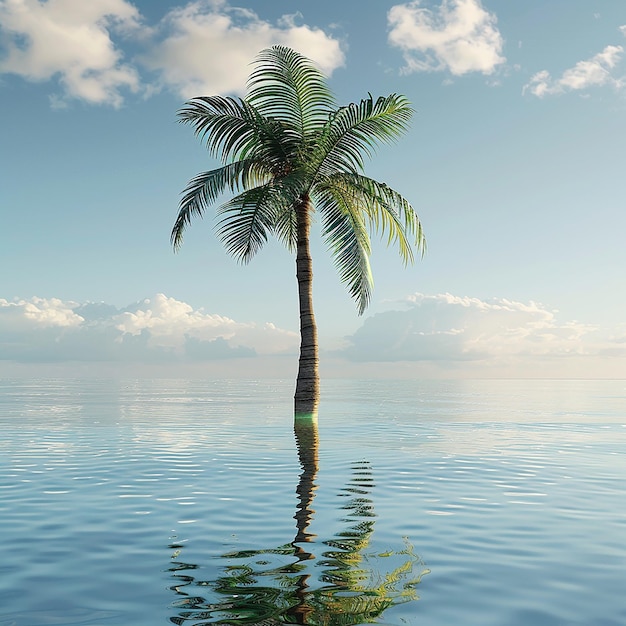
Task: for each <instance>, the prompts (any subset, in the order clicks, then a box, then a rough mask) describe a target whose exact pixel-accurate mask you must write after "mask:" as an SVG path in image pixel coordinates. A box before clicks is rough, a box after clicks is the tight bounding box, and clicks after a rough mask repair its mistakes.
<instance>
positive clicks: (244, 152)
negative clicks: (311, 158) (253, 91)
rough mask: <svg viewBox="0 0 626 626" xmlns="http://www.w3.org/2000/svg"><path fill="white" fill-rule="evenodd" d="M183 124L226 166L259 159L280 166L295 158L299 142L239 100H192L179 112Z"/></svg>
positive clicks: (296, 138) (213, 97) (246, 103)
mask: <svg viewBox="0 0 626 626" xmlns="http://www.w3.org/2000/svg"><path fill="white" fill-rule="evenodd" d="M178 119H179V121H180V122H181V123H183V124H189V125H190V126H192V127H193V128H194V132H195V134H196V136H197V137H199V138H200V139H201V140H203V141H205V142H206V146H207V149H208V150H209V152H210V153H211V154H212V155H213V156H215V157H217V158H219V159H221V160H222V162H226V161H228V160H229V159H244V158H257V159H259V160H263V161H264V162H266V163H267V166H268V168H272V164H274V167H276V165H275V164H276V163H281V162H284V161H286V160H289V159H291V158H293V155H294V152H295V151H296V150H297V149H298V147H299V139H298V137H297V136H296V135H295V134H294V133H293V131H290V130H289V129H288V128H286V127H285V126H284V125H283V124H281V123H280V122H278V121H276V120H272V119H268V118H266V117H264V116H263V115H261V114H260V113H259V112H258V111H257V110H256V109H255V108H254V107H253V106H252V105H251V104H250V103H249V102H246V101H245V100H238V99H236V98H224V97H221V96H207V97H201V98H194V99H192V100H189V101H188V102H187V103H186V104H185V106H184V107H183V108H182V109H181V110H180V111H179V112H178Z"/></svg>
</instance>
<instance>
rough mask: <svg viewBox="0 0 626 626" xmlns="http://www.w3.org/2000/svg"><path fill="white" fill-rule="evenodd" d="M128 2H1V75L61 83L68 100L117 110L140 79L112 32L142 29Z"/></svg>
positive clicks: (59, 103)
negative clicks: (2, 49) (127, 91)
mask: <svg viewBox="0 0 626 626" xmlns="http://www.w3.org/2000/svg"><path fill="white" fill-rule="evenodd" d="M139 20H140V18H139V13H138V11H137V9H136V8H135V7H134V6H133V5H132V4H130V3H129V2H126V1H125V0H89V2H84V1H82V0H48V1H47V2H39V1H38V0H0V46H1V47H3V48H4V51H5V52H4V54H3V55H0V73H11V74H17V75H18V76H22V77H23V78H25V79H26V80H30V81H46V80H50V79H58V81H59V83H60V84H61V85H62V89H63V96H61V97H60V98H59V97H57V98H56V99H55V103H56V104H57V105H62V104H63V103H64V102H65V100H66V99H67V98H79V99H81V100H84V101H86V102H89V103H91V104H107V105H112V106H114V107H118V106H120V105H121V104H122V101H123V95H122V94H123V92H124V91H125V90H130V91H137V90H138V89H139V74H138V72H137V70H136V69H135V68H134V67H133V66H132V65H130V64H128V62H125V61H124V55H123V53H122V51H121V49H120V48H119V47H118V46H117V45H116V44H115V43H114V41H113V38H112V36H113V33H117V34H119V33H124V32H129V31H134V30H136V29H138V28H139Z"/></svg>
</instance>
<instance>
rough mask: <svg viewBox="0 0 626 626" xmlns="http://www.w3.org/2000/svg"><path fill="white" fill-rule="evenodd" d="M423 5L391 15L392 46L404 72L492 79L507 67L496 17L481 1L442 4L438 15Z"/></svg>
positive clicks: (393, 10)
mask: <svg viewBox="0 0 626 626" xmlns="http://www.w3.org/2000/svg"><path fill="white" fill-rule="evenodd" d="M422 5H423V2H422V1H421V0H414V1H413V2H408V3H405V4H398V5H395V6H393V7H392V8H391V9H390V10H389V13H388V15H387V21H388V24H389V27H390V32H389V41H390V43H391V44H392V45H393V46H396V47H398V48H400V50H402V52H403V55H404V60H405V62H406V67H405V71H407V72H420V71H421V72H423V71H443V70H448V71H449V72H451V73H452V74H454V75H457V76H460V75H462V74H467V73H469V72H481V73H482V74H491V73H493V72H494V71H495V69H496V68H497V67H498V65H500V64H502V63H504V62H505V61H506V59H505V58H504V57H503V56H502V54H501V53H502V47H503V39H502V36H501V34H500V32H499V30H498V28H497V25H496V24H497V20H496V17H495V15H494V14H492V13H489V12H488V11H486V10H485V9H484V8H483V6H482V4H481V2H480V0H443V1H442V3H441V5H440V6H439V8H438V9H437V10H431V9H427V8H424V7H423V6H422Z"/></svg>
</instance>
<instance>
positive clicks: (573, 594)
mask: <svg viewBox="0 0 626 626" xmlns="http://www.w3.org/2000/svg"><path fill="white" fill-rule="evenodd" d="M292 396H293V381H265V380H258V381H235V380H228V381H224V380H204V381H201V380H192V381H189V380H156V379H155V380H96V379H90V380H87V379H85V380H77V379H76V380H75V379H72V380H52V379H50V380H24V379H21V380H17V379H16V380H8V379H4V380H2V381H0V427H1V432H2V437H1V438H0V537H1V542H2V543H1V545H2V548H3V549H2V557H1V558H0V626H47V625H51V624H54V625H57V626H58V625H70V624H71V625H72V626H76V625H102V626H104V625H109V626H128V625H130V624H135V625H139V626H141V625H144V624H145V625H150V626H153V625H158V624H163V625H166V624H172V623H173V624H178V625H184V626H200V625H207V624H212V623H218V624H225V623H227V624H259V623H262V624H264V625H269V624H280V623H305V624H324V625H334V624H337V625H342V626H346V625H348V624H364V623H380V624H394V625H397V626H400V625H404V626H406V625H415V626H417V625H419V626H447V625H450V626H452V625H454V626H460V625H464V626H474V625H476V626H566V625H567V626H624V624H626V381H624V380H621V381H584V380H575V381H567V380H480V381H472V380H447V381H426V380H424V381H409V380H398V381H394V380H361V381H349V380H328V381H323V383H322V401H321V404H320V410H319V428H318V430H317V431H314V430H312V429H311V430H310V431H307V432H299V433H294V428H293V414H292Z"/></svg>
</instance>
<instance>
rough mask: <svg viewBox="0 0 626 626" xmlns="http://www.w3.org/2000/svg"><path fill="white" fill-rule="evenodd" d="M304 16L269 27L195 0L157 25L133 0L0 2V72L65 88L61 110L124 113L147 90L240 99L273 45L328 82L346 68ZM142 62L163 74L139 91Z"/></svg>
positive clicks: (332, 43) (218, 3) (251, 16)
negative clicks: (315, 67)
mask: <svg viewBox="0 0 626 626" xmlns="http://www.w3.org/2000/svg"><path fill="white" fill-rule="evenodd" d="M297 18H298V16H296V15H285V16H283V17H282V18H281V19H280V20H278V22H277V23H276V24H272V23H270V22H267V21H264V20H262V19H261V18H260V17H259V16H257V14H256V13H254V12H253V11H251V10H249V9H243V8H236V7H231V6H230V5H229V4H228V3H227V2H224V1H222V0H197V1H195V2H191V3H189V4H187V5H185V6H181V7H178V8H175V9H173V10H171V11H170V12H169V13H168V14H167V15H166V16H165V17H164V18H163V19H162V20H161V21H160V22H159V23H158V24H157V25H156V26H154V27H150V26H147V25H146V24H145V23H144V21H143V19H142V16H141V15H140V14H139V12H138V10H137V8H136V7H135V6H134V5H133V4H131V3H130V2H129V1H128V0H46V1H44V2H42V1H40V0H0V74H2V73H9V74H16V75H18V76H21V77H22V78H24V79H26V80H30V81H48V80H58V81H59V83H60V85H61V87H62V93H61V94H52V95H51V96H50V100H51V104H52V106H53V107H55V108H60V107H64V106H67V103H68V101H69V100H70V99H72V98H75V99H80V100H83V101H85V102H88V103H90V104H106V105H111V106H114V107H119V106H121V105H122V103H123V99H124V92H125V91H130V92H134V93H136V92H139V91H140V89H141V90H142V91H143V92H144V93H147V94H149V93H153V92H155V91H158V90H159V89H162V88H167V89H170V90H172V91H174V92H176V93H177V94H179V95H181V96H182V97H184V98H188V97H193V96H198V95H205V94H214V93H220V94H222V93H243V92H244V91H245V85H246V79H247V77H248V74H249V73H250V63H251V62H252V61H253V60H254V57H255V56H256V55H257V54H258V53H259V51H260V50H262V49H264V48H267V47H268V46H271V45H273V44H283V45H287V46H289V47H291V48H294V49H296V50H298V51H299V52H301V53H302V54H304V55H305V56H308V57H309V58H311V59H313V60H314V61H315V62H317V63H318V64H319V66H320V67H321V69H322V70H323V71H324V72H326V73H327V74H329V75H330V74H331V73H332V72H333V71H334V70H335V69H337V68H338V67H340V66H342V65H343V63H344V55H343V52H342V49H341V46H340V43H339V41H338V40H337V39H335V38H333V37H332V36H330V35H328V34H326V33H325V32H324V31H323V30H321V29H320V28H315V27H312V26H307V25H304V24H302V25H298V24H297ZM131 35H132V39H133V44H134V45H135V46H137V47H138V48H139V50H141V51H142V52H141V53H140V54H139V53H138V57H137V58H135V59H131V60H127V59H125V55H124V53H123V52H122V47H121V46H122V44H126V45H127V44H129V43H130V36H131ZM138 59H139V61H138ZM138 62H141V64H142V65H143V67H145V68H147V69H148V70H152V71H153V72H155V73H156V76H157V84H156V85H149V84H148V81H147V80H144V81H143V83H142V81H141V79H140V74H139V70H138V67H139V66H138V65H137V63H138Z"/></svg>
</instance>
